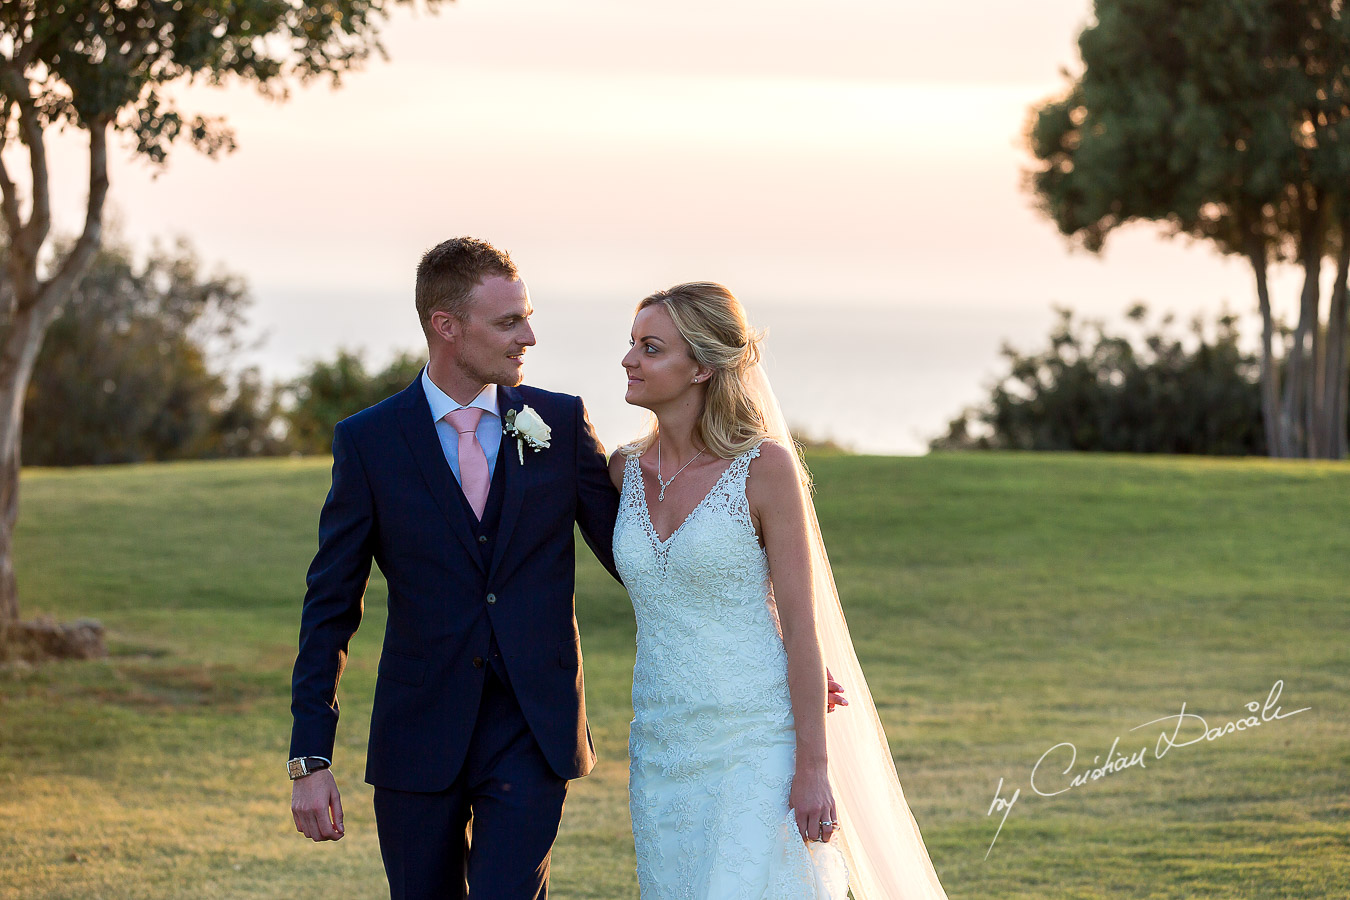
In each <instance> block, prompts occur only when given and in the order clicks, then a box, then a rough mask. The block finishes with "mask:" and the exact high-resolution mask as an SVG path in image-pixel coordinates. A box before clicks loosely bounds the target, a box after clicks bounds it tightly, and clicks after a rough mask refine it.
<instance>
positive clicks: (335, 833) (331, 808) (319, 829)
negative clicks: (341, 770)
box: [291, 769, 343, 841]
mask: <svg viewBox="0 0 1350 900" xmlns="http://www.w3.org/2000/svg"><path fill="white" fill-rule="evenodd" d="M291 817H292V818H293V819H295V830H296V831H298V832H300V833H301V834H303V835H304V836H305V837H307V838H309V839H310V840H312V841H336V840H341V838H342V834H343V832H342V797H341V795H340V794H339V793H338V786H337V780H336V779H335V778H333V770H332V769H320V770H319V771H317V772H315V773H313V774H312V775H306V776H304V777H303V778H297V779H295V781H294V782H292V786H291Z"/></svg>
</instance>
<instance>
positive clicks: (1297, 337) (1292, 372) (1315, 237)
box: [1283, 191, 1326, 458]
mask: <svg viewBox="0 0 1350 900" xmlns="http://www.w3.org/2000/svg"><path fill="white" fill-rule="evenodd" d="M1301 217H1302V222H1301V224H1300V227H1299V261H1300V262H1301V264H1302V266H1303V293H1302V296H1301V298H1300V302H1299V311H1298V325H1297V327H1296V328H1295V329H1294V339H1293V342H1292V345H1291V346H1290V348H1289V365H1288V368H1287V369H1286V371H1285V382H1284V409H1283V413H1284V419H1285V421H1286V423H1287V436H1288V443H1287V444H1286V446H1285V449H1286V451H1288V455H1289V456H1293V457H1301V458H1306V457H1310V456H1312V455H1314V451H1315V449H1316V443H1317V442H1316V438H1315V433H1316V430H1315V428H1313V427H1312V425H1313V422H1312V415H1313V408H1312V407H1313V398H1314V396H1315V394H1316V391H1315V385H1316V381H1317V365H1316V360H1315V359H1314V358H1313V356H1312V354H1311V352H1310V351H1311V348H1312V345H1313V344H1314V343H1315V342H1316V340H1315V334H1316V331H1317V329H1318V327H1319V326H1320V325H1321V321H1320V315H1319V313H1320V309H1319V306H1320V301H1321V284H1320V283H1319V279H1320V277H1321V274H1322V249H1323V245H1324V244H1325V241H1326V227H1325V222H1326V208H1325V204H1324V203H1323V202H1322V194H1321V191H1312V192H1311V195H1310V196H1308V197H1307V198H1306V199H1305V200H1304V206H1303V210H1302V216H1301Z"/></svg>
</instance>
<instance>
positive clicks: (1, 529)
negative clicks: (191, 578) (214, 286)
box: [0, 0, 445, 628]
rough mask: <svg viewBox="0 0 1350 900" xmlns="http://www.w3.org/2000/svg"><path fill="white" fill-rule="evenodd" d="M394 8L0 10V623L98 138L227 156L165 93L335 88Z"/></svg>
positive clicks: (95, 188)
mask: <svg viewBox="0 0 1350 900" xmlns="http://www.w3.org/2000/svg"><path fill="white" fill-rule="evenodd" d="M399 2H404V3H410V2H411V0H387V2H386V0H331V2H327V3H320V4H300V3H292V2H288V0H230V2H223V0H174V2H165V0H147V2H132V0H128V2H121V0H119V2H106V0H105V2H95V3H72V2H67V0H62V2H39V0H6V2H4V3H3V4H0V221H3V223H4V230H5V236H6V239H7V250H8V259H7V262H8V265H7V267H6V273H5V274H6V275H7V281H8V285H7V290H5V291H3V292H0V296H2V297H4V299H5V304H4V306H3V307H0V628H3V626H4V625H5V623H7V622H14V621H17V620H18V616H19V604H18V588H17V585H16V583H15V580H14V566H13V559H12V552H11V548H12V546H13V541H12V538H13V533H14V525H15V522H16V521H17V518H18V509H19V506H18V503H19V465H20V447H21V441H22V427H23V415H22V412H23V399H24V396H25V394H26V392H27V386H28V382H29V379H30V377H31V374H32V370H33V365H34V362H35V360H36V359H37V355H38V351H39V350H40V348H41V346H42V340H43V337H44V335H45V334H46V331H47V328H48V326H49V325H50V324H51V322H52V321H53V319H54V318H55V317H56V315H57V313H58V312H59V311H60V309H61V307H62V305H63V304H65V303H66V302H67V301H68V300H69V299H70V298H71V296H72V291H73V290H74V288H75V286H76V285H77V284H78V283H79V282H80V280H81V278H82V277H83V276H84V274H85V272H86V271H87V270H88V267H89V266H90V264H91V262H92V261H93V259H94V254H95V253H96V252H97V251H98V248H99V245H100V242H101V234H102V226H103V207H104V201H105V199H106V198H107V194H108V184H109V181H108V138H109V135H110V133H120V134H122V135H125V136H126V138H127V139H128V143H129V145H130V147H131V150H132V152H133V153H134V154H135V155H137V156H140V157H143V158H145V159H147V160H149V161H150V162H151V163H154V164H157V165H163V164H164V163H165V161H166V160H167V158H168V153H169V150H170V148H171V147H172V146H173V145H174V144H175V143H176V142H177V141H178V140H179V139H180V138H182V139H186V140H187V141H188V142H189V143H190V144H191V145H192V146H194V147H195V148H196V149H198V150H200V151H202V152H204V153H207V154H209V155H214V154H217V153H219V152H222V151H225V150H229V149H232V148H233V146H234V139H233V136H232V134H231V132H230V130H229V128H228V126H227V125H226V123H224V122H223V121H221V120H219V119H210V118H206V117H203V116H193V117H190V118H189V117H187V116H185V115H184V114H183V113H182V112H180V111H179V110H178V108H177V107H176V106H175V104H174V102H173V100H172V99H171V98H170V97H169V96H168V90H169V88H170V86H171V85H175V84H183V83H186V82H193V81H202V82H205V83H207V84H220V83H222V82H224V81H226V80H228V79H239V80H242V81H245V82H251V83H253V84H255V85H257V86H258V88H259V89H260V90H261V91H263V92H264V93H265V94H268V95H271V96H276V97H278V98H284V97H285V95H286V89H287V85H288V84H290V83H293V82H294V81H296V80H299V81H305V80H308V79H312V78H316V77H325V76H326V77H330V78H332V80H333V81H334V82H337V81H338V80H339V78H340V76H341V74H342V73H344V72H346V71H348V70H350V69H352V68H353V67H355V66H357V65H359V64H360V63H362V62H363V61H364V60H366V59H367V58H368V57H369V55H370V54H371V53H372V52H381V53H382V52H383V50H382V48H381V47H380V44H379V26H380V24H381V23H382V21H383V20H384V18H385V17H386V16H387V14H388V11H389V10H390V9H391V8H392V7H393V6H394V5H395V4H396V3H399ZM443 2H445V0H426V3H425V5H426V6H427V7H428V8H431V9H435V8H436V7H437V6H438V5H439V4H441V3H443ZM63 127H73V128H76V129H79V130H82V131H84V132H85V133H86V134H87V135H88V138H89V182H88V184H89V193H88V197H87V200H86V204H85V213H84V226H83V229H82V231H81V233H80V235H79V236H78V238H77V239H76V240H75V241H74V243H73V244H72V245H71V246H70V248H69V249H68V250H67V251H66V252H64V253H62V254H61V255H59V256H55V257H53V256H52V254H51V249H52V248H51V247H50V244H49V237H50V232H51V197H50V175H49V172H48V166H47V153H46V149H45V145H44V137H45V135H46V134H47V132H48V131H49V130H50V129H53V128H63ZM16 142H17V143H18V144H19V145H21V146H22V147H23V149H25V150H26V151H27V160H28V166H27V169H28V177H27V180H26V181H27V183H26V185H21V184H20V183H19V182H16V180H15V179H14V177H13V176H12V174H11V169H10V166H9V164H8V163H6V162H5V153H6V151H7V150H8V149H9V148H10V147H12V146H14V145H15V143H16ZM24 188H26V195H25V193H24V190H23V189H24Z"/></svg>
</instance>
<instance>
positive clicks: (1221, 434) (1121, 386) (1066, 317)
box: [930, 304, 1266, 455]
mask: <svg viewBox="0 0 1350 900" xmlns="http://www.w3.org/2000/svg"><path fill="white" fill-rule="evenodd" d="M1057 312H1058V314H1059V321H1058V322H1057V323H1056V325H1055V327H1054V328H1053V330H1052V331H1051V334H1050V339H1049V345H1048V346H1047V347H1045V348H1044V349H1042V350H1040V351H1039V352H1036V353H1028V354H1024V353H1021V352H1019V351H1017V350H1016V349H1014V348H1012V347H1010V346H1008V345H1004V347H1003V350H1002V356H1003V357H1004V359H1005V360H1006V362H1007V366H1008V368H1007V372H1006V373H1005V374H1004V375H1002V376H1001V377H1000V378H999V379H998V381H997V383H996V384H995V385H994V386H993V388H992V390H991V391H990V397H989V400H988V401H987V402H986V403H985V404H983V405H982V406H979V407H976V408H972V409H967V410H966V411H964V412H963V413H962V414H961V415H960V416H958V417H957V418H956V419H954V420H953V421H952V422H951V423H950V425H949V426H948V431H947V434H945V435H943V436H942V437H940V438H938V439H936V440H934V441H933V442H932V443H931V445H930V446H931V447H932V449H935V450H951V449H1012V450H1078V451H1110V452H1117V453H1200V454H1215V455H1250V454H1264V453H1265V452H1266V446H1265V436H1264V430H1263V427H1262V422H1261V395H1260V388H1259V385H1258V379H1259V366H1260V363H1259V361H1258V360H1257V358H1256V357H1255V356H1253V355H1252V354H1250V353H1248V352H1246V351H1244V350H1243V349H1241V342H1240V335H1239V333H1238V329H1237V320H1236V319H1235V318H1234V317H1233V316H1231V315H1227V314H1224V315H1221V316H1219V317H1218V319H1217V320H1216V322H1215V323H1214V324H1213V326H1212V327H1207V326H1206V325H1205V324H1204V323H1203V322H1202V321H1201V320H1199V319H1197V320H1195V321H1193V322H1192V323H1191V328H1190V332H1191V333H1190V335H1189V337H1187V336H1185V335H1179V334H1176V333H1175V331H1174V329H1173V322H1174V320H1173V319H1172V317H1171V316H1164V317H1163V318H1162V319H1161V320H1159V321H1157V322H1155V323H1151V324H1150V323H1149V322H1148V320H1147V317H1148V311H1147V308H1146V307H1145V306H1143V305H1142V304H1139V305H1136V306H1134V307H1132V308H1131V309H1130V310H1129V311H1128V313H1127V319H1128V321H1129V322H1130V328H1131V329H1132V330H1133V331H1135V332H1136V333H1135V334H1133V335H1131V334H1123V333H1115V334H1113V333H1108V331H1107V330H1106V326H1105V325H1104V324H1103V323H1102V322H1098V321H1089V322H1081V321H1078V320H1076V319H1075V318H1074V315H1073V313H1072V311H1070V310H1068V309H1059V310H1057Z"/></svg>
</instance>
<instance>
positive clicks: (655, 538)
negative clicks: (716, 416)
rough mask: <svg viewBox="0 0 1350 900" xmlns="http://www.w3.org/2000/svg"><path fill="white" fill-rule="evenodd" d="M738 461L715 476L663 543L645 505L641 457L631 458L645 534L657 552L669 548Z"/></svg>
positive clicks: (734, 459) (645, 495) (735, 458)
mask: <svg viewBox="0 0 1350 900" xmlns="http://www.w3.org/2000/svg"><path fill="white" fill-rule="evenodd" d="M738 459H740V457H739V456H737V457H734V458H732V460H731V463H730V464H729V465H728V466H727V467H726V468H725V469H723V470H722V474H720V475H718V476H717V480H716V481H714V482H713V486H712V487H710V488H708V492H707V493H706V494H704V495H703V499H701V500H699V501H698V503H696V504H694V508H693V509H691V510H689V515H687V516H685V517H684V521H683V522H681V523H680V524H679V526H678V527H677V528H676V529H675V530H674V531H672V532H671V533H670V536H669V537H667V538H666V539H665V540H664V541H663V540H661V534H660V532H658V531H657V530H656V523H655V522H653V521H652V508H651V506H649V505H648V503H647V480H646V479H645V478H644V477H643V476H642V459H641V457H636V456H635V457H633V468H635V469H637V473H636V474H637V483H638V490H639V491H641V492H642V493H641V494H640V495H639V497H638V500H639V502H641V503H642V513H643V515H644V516H646V518H647V533H648V534H650V535H651V537H652V542H653V543H655V544H656V549H657V550H661V551H665V550H666V549H667V548H668V547H669V546H670V542H671V541H673V540H675V535H677V534H679V533H680V532H681V531H683V530H684V526H686V525H688V524H689V520H690V519H692V518H694V514H695V513H697V512H698V511H699V510H700V509H702V508H703V504H705V503H707V502H708V498H709V497H711V496H712V495H713V492H714V491H716V490H717V489H718V488H719V487H721V485H722V479H723V478H726V477H727V473H728V472H730V471H731V469H732V467H733V466H735V465H736V460H738Z"/></svg>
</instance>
